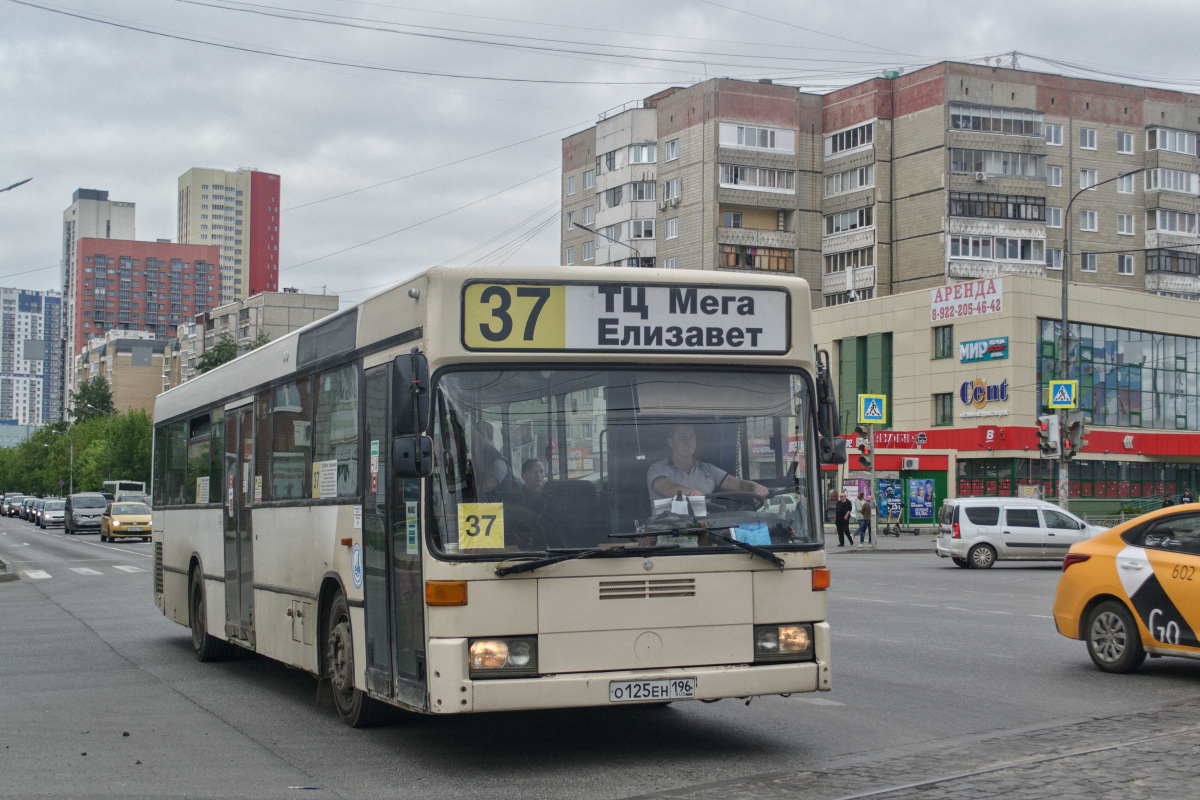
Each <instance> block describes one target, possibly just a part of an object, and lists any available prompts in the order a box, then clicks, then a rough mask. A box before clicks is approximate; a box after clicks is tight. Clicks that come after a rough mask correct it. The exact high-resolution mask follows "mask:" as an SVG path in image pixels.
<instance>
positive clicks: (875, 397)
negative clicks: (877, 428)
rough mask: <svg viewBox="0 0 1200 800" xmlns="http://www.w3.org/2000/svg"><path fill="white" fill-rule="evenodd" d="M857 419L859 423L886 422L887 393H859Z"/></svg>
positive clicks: (877, 423)
mask: <svg viewBox="0 0 1200 800" xmlns="http://www.w3.org/2000/svg"><path fill="white" fill-rule="evenodd" d="M858 421H859V423H861V424H867V423H873V424H876V425H886V424H887V395H886V394H860V395H859V396H858Z"/></svg>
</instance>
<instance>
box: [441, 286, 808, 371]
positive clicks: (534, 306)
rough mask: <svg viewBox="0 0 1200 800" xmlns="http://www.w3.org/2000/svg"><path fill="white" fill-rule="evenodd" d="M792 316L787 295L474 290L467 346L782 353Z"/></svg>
mask: <svg viewBox="0 0 1200 800" xmlns="http://www.w3.org/2000/svg"><path fill="white" fill-rule="evenodd" d="M789 313H790V309H789V295H788V292H787V291H786V290H785V289H782V288H780V289H762V288H758V289H748V288H745V287H740V286H728V287H723V286H684V285H678V286H638V285H634V286H622V285H619V284H615V283H609V284H590V285H589V284H566V285H559V286H525V285H519V284H503V283H470V284H467V285H466V286H465V287H463V308H462V325H463V327H462V341H463V346H464V347H466V348H467V349H468V350H570V351H597V350H599V351H603V350H639V351H651V352H674V351H685V352H689V353H751V354H781V353H786V352H787V350H788V348H789V347H790V346H791V341H790V333H789V325H788V322H789V319H788V315H789Z"/></svg>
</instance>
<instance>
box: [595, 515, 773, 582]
mask: <svg viewBox="0 0 1200 800" xmlns="http://www.w3.org/2000/svg"><path fill="white" fill-rule="evenodd" d="M677 533H706V534H708V535H709V536H712V537H715V538H717V539H720V540H721V541H723V542H726V543H728V544H731V545H733V546H734V547H738V548H741V549H742V550H745V551H746V552H747V553H750V554H752V555H756V556H758V557H759V558H761V559H763V560H764V561H769V562H771V563H772V564H774V565H775V566H776V567H778V568H779V571H780V572H783V565H784V562H783V559H782V558H780V557H779V556H777V555H775V554H774V553H772V552H771V551H770V550H764V549H763V548H761V547H758V546H757V545H753V544H749V543H747V542H741V541H738V540H737V539H735V538H734V537H732V536H730V535H729V534H727V533H721V532H720V531H719V529H716V528H701V527H699V526H695V525H689V526H686V527H670V528H666V529H664V530H655V531H644V532H642V533H610V534H609V535H608V536H609V538H610V539H636V538H639V537H642V536H671V535H674V534H677Z"/></svg>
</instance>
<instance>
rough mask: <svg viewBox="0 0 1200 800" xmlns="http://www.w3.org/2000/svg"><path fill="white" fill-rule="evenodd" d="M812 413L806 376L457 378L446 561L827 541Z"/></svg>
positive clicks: (519, 374) (447, 466) (723, 372)
mask: <svg viewBox="0 0 1200 800" xmlns="http://www.w3.org/2000/svg"><path fill="white" fill-rule="evenodd" d="M810 402H811V400H810V388H809V382H808V380H807V379H806V378H805V376H804V375H802V374H801V373H795V372H764V371H752V370H728V369H719V368H711V369H706V370H704V371H699V370H675V369H669V368H664V367H662V366H656V367H654V368H641V369H633V368H625V369H607V370H580V369H553V368H549V367H540V366H539V367H537V368H524V367H522V368H517V367H513V368H510V369H500V370H496V369H490V370H470V371H455V372H449V373H445V374H443V375H442V376H441V377H440V378H439V379H438V382H437V384H436V386H435V388H434V422H433V437H434V472H433V476H432V480H431V481H430V487H431V511H432V513H431V530H432V542H433V550H434V553H435V554H436V555H438V556H439V557H442V558H463V557H470V556H485V557H489V556H490V557H493V558H506V557H508V556H509V554H510V553H512V552H534V553H543V552H546V551H549V550H572V549H591V548H597V547H600V548H603V547H608V546H612V545H616V544H638V545H643V546H658V545H665V546H670V547H673V548H674V547H678V548H679V552H683V553H687V552H695V553H698V552H708V551H713V552H728V551H729V550H730V549H731V547H732V545H730V543H729V542H728V539H729V538H735V539H737V540H738V541H741V542H745V543H747V544H753V545H758V546H761V547H783V548H787V547H804V548H811V547H814V546H821V544H822V543H823V540H824V539H823V536H822V535H821V532H820V528H819V527H818V525H817V522H816V516H815V510H814V507H813V500H814V498H815V497H817V495H816V493H815V490H814V483H815V469H816V467H815V455H814V453H813V449H814V448H813V447H811V446H810V444H811V442H812V441H813V435H814V434H813V431H812V429H811V426H812V417H811V412H810ZM706 530H712V531H714V532H716V534H717V535H714V536H710V535H707V534H706V533H705V531H706Z"/></svg>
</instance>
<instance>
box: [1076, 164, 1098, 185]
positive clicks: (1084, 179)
mask: <svg viewBox="0 0 1200 800" xmlns="http://www.w3.org/2000/svg"><path fill="white" fill-rule="evenodd" d="M1095 186H1096V170H1094V169H1081V170H1079V188H1080V189H1094V188H1095Z"/></svg>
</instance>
